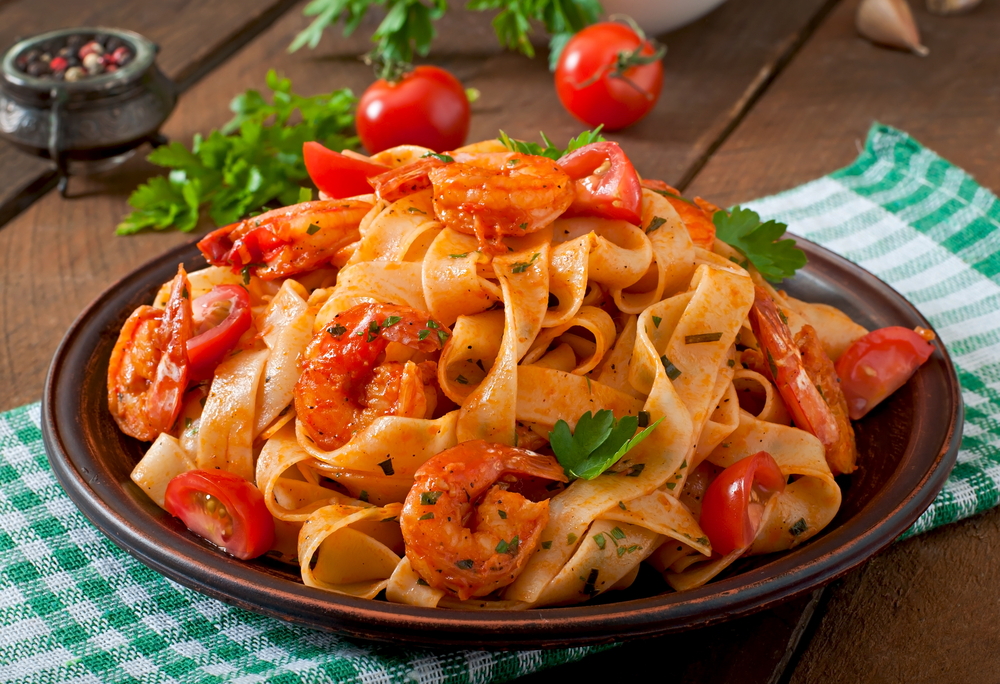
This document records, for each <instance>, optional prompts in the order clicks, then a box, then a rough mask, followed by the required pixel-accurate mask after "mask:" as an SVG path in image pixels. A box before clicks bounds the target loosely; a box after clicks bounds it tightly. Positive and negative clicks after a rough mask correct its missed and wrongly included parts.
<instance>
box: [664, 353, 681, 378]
mask: <svg viewBox="0 0 1000 684" xmlns="http://www.w3.org/2000/svg"><path fill="white" fill-rule="evenodd" d="M660 363H662V364H663V370H665V371H667V377H668V378H670V379H671V380H676V379H677V378H679V377H681V369H680V368H678V367H677V366H675V365H674V364H673V363H671V361H670V359H668V358H667V357H666V356H661V357H660Z"/></svg>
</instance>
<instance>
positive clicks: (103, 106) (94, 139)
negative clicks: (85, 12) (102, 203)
mask: <svg viewBox="0 0 1000 684" xmlns="http://www.w3.org/2000/svg"><path fill="white" fill-rule="evenodd" d="M97 34H107V35H111V36H115V37H117V38H119V39H120V40H122V41H123V42H125V43H126V44H128V46H129V47H130V48H131V49H132V53H133V55H134V57H133V58H132V61H131V62H129V63H128V64H126V65H125V66H123V67H121V68H120V69H119V70H118V71H115V72H113V73H105V74H101V75H98V76H94V77H91V78H87V79H84V80H81V81H75V82H67V81H59V80H56V79H52V78H45V77H41V78H36V77H33V76H29V75H28V74H26V73H24V72H22V71H20V70H19V69H18V68H17V67H16V65H15V63H16V61H17V58H18V56H19V55H21V54H22V53H24V52H26V51H27V50H30V49H32V48H34V47H38V46H41V45H42V44H44V43H46V42H47V41H50V40H53V39H61V38H65V37H69V36H73V35H85V36H87V35H90V36H93V35H97ZM157 50H158V48H157V46H156V45H155V44H154V43H153V42H152V41H150V40H148V39H147V38H144V37H143V36H140V35H139V34H138V33H133V32H132V31H123V30H121V29H112V28H103V27H98V28H70V29H60V30H58V31H50V32H48V33H42V34H39V35H37V36H33V37H31V38H28V39H25V40H22V41H20V42H18V43H16V44H15V45H14V46H13V47H11V48H10V49H9V50H7V52H6V53H5V54H4V56H3V60H2V62H0V138H3V139H4V140H6V141H7V142H9V143H11V144H13V145H14V146H15V147H17V148H18V149H20V150H22V151H24V152H27V153H28V154H32V155H35V156H38V157H43V158H47V159H51V160H52V161H53V162H55V165H56V168H57V170H58V172H59V175H60V176H61V179H60V190H61V191H62V192H63V193H64V194H65V188H66V180H67V177H68V175H69V173H70V170H71V164H72V169H73V171H74V172H77V170H81V169H82V170H85V169H87V168H88V167H89V168H90V169H92V170H93V169H97V168H101V167H102V166H105V167H106V166H107V162H106V160H116V161H117V160H121V159H124V158H125V157H126V156H127V155H128V153H130V152H131V151H133V150H134V149H135V148H136V147H138V146H139V145H141V144H143V143H144V142H151V143H153V144H154V145H158V144H162V143H163V142H164V139H163V138H162V137H161V136H160V135H159V129H160V126H161V125H163V122H164V121H166V119H167V117H168V116H169V115H170V112H171V111H173V108H174V104H175V103H176V101H177V92H176V88H175V86H174V84H173V82H172V81H170V79H168V78H167V77H166V76H164V75H163V73H162V72H161V71H160V70H159V69H158V68H157V66H156V62H155V58H156V53H157ZM112 163H113V162H112Z"/></svg>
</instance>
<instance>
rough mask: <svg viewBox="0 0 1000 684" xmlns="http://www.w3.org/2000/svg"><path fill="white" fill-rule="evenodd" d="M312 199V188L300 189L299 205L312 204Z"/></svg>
mask: <svg viewBox="0 0 1000 684" xmlns="http://www.w3.org/2000/svg"><path fill="white" fill-rule="evenodd" d="M312 198H313V191H312V188H299V204H302V203H303V202H312Z"/></svg>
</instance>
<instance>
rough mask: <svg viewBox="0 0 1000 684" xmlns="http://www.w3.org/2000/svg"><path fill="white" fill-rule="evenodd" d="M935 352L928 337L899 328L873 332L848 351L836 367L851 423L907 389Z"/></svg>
mask: <svg viewBox="0 0 1000 684" xmlns="http://www.w3.org/2000/svg"><path fill="white" fill-rule="evenodd" d="M931 334H932V333H931ZM933 352H934V345H933V344H931V343H930V342H929V341H928V340H927V339H926V338H925V337H923V336H921V335H920V334H918V333H917V332H914V331H913V330H910V329H908V328H903V327H900V326H891V327H888V328H880V329H878V330H873V331H871V332H870V333H868V334H867V335H865V336H864V337H862V338H861V339H859V340H858V341H856V342H855V343H854V344H852V345H851V346H850V347H848V348H847V351H845V352H844V353H843V355H841V357H840V358H839V359H837V363H836V364H835V367H836V369H837V375H838V376H840V388H841V389H842V390H843V391H844V397H845V398H846V399H847V409H848V413H849V414H850V416H851V419H852V420H858V419H860V418H861V417H863V416H864V415H865V414H866V413H868V412H869V411H871V410H872V409H873V408H874V407H875V406H877V405H878V403H879V402H881V401H882V400H883V399H885V398H886V397H888V396H889V395H890V394H892V393H893V392H895V391H896V390H898V389H899V388H900V387H902V386H903V385H905V384H906V381H907V380H909V379H910V377H911V376H912V375H913V374H914V373H916V372H917V369H918V368H919V367H920V365H921V364H922V363H923V362H924V361H926V360H927V359H929V358H930V355H931V354H932V353H933Z"/></svg>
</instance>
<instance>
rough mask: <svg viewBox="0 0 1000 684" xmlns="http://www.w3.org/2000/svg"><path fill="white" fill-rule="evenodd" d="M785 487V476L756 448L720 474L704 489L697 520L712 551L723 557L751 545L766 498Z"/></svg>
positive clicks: (769, 458) (768, 456)
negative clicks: (755, 451)
mask: <svg viewBox="0 0 1000 684" xmlns="http://www.w3.org/2000/svg"><path fill="white" fill-rule="evenodd" d="M784 490H785V476H784V475H782V474H781V469H780V468H779V467H778V464H777V463H775V462H774V459H773V458H772V457H771V454H769V453H767V452H766V451H758V452H757V453H756V454H754V455H753V456H748V457H746V458H744V459H742V460H740V461H737V462H736V463H734V464H732V465H731V466H729V467H728V468H726V469H725V470H723V471H722V472H721V473H719V476H718V477H717V478H715V479H714V480H712V484H710V485H709V486H708V489H707V490H705V496H704V498H702V501H701V520H700V521H699V523H700V524H701V529H703V530H704V531H705V534H707V535H708V538H709V539H710V540H711V542H712V550H713V551H717V552H719V553H720V554H722V555H723V556H725V555H726V554H728V553H731V552H732V551H735V550H736V549H745V548H746V547H748V546H750V544H752V543H753V540H754V537H756V536H757V530H758V528H759V527H760V519H761V516H763V514H764V506H765V505H766V503H767V500H768V499H769V498H771V497H772V496H773V495H775V494H778V493H780V492H783V491H784Z"/></svg>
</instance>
